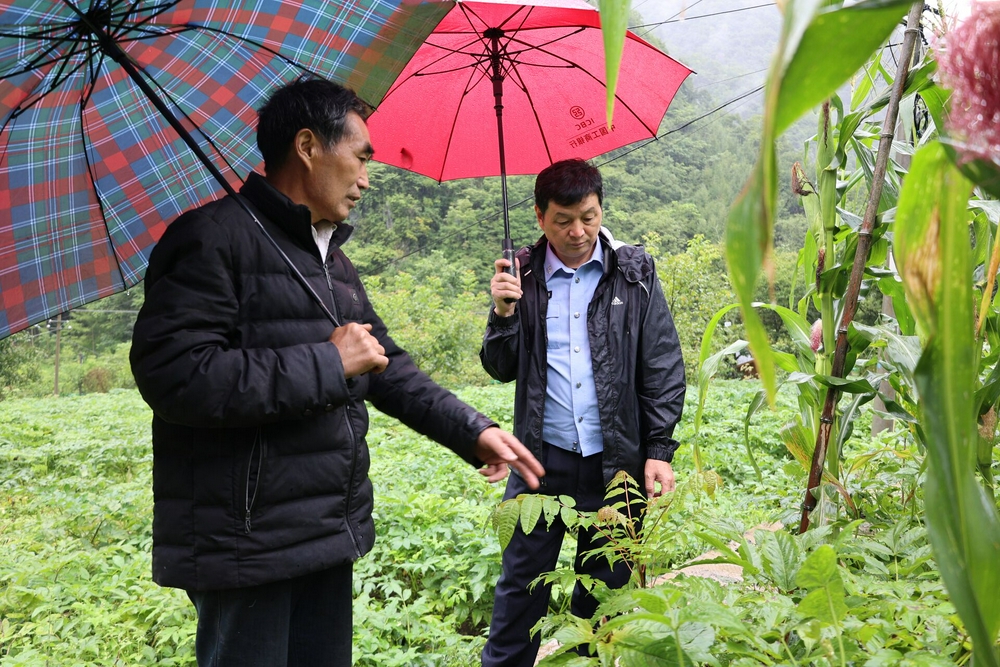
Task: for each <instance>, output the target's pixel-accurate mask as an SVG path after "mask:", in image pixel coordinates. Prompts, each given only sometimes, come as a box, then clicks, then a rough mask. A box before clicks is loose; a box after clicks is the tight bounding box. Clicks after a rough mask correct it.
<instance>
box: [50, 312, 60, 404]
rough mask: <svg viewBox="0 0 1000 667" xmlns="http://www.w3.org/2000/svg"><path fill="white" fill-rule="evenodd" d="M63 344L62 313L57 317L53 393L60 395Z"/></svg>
mask: <svg viewBox="0 0 1000 667" xmlns="http://www.w3.org/2000/svg"><path fill="white" fill-rule="evenodd" d="M61 342H62V313H59V314H58V315H56V367H55V380H54V381H53V383H52V384H53V387H52V393H53V394H54V395H56V396H58V395H59V344H60V343H61Z"/></svg>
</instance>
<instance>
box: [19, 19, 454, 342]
mask: <svg viewBox="0 0 1000 667" xmlns="http://www.w3.org/2000/svg"><path fill="white" fill-rule="evenodd" d="M452 4H453V3H452V2H448V1H442V0H430V1H429V2H428V1H425V2H422V3H421V2H415V1H414V0H346V1H342V2H337V3H332V2H325V1H324V0H248V1H241V2H236V1H233V0H228V1H225V0H220V1H218V2H208V1H206V0H174V1H165V0H159V1H157V0H152V1H148V2H147V1H142V0H129V1H124V0H91V1H90V2H86V1H81V2H73V1H72V0H49V1H44V2H43V1H41V0H37V1H31V0H0V123H2V124H0V308H2V309H0V338H2V337H4V336H7V335H9V334H11V333H14V332H16V331H19V330H21V329H24V328H25V327H27V326H30V325H31V324H34V323H36V322H40V321H43V320H45V319H47V318H49V317H51V316H54V315H56V314H57V313H61V312H64V311H66V310H68V309H70V308H73V307H76V306H80V305H83V304H85V303H88V302H90V301H94V300H96V299H100V298H102V297H105V296H108V295H111V294H114V293H115V292H119V291H122V290H124V289H127V288H129V287H131V286H133V285H135V284H136V283H138V282H139V281H140V280H142V278H143V275H144V273H145V268H146V262H147V259H148V257H149V252H150V250H151V249H152V247H153V245H154V244H155V243H156V241H157V240H158V239H159V238H160V236H161V235H162V233H163V231H164V229H165V228H166V226H167V224H168V223H169V221H171V220H173V219H174V218H175V217H177V216H178V215H179V214H180V213H181V212H183V211H185V210H187V209H190V208H192V207H195V206H198V205H201V204H204V203H206V202H207V201H209V200H211V199H213V198H214V197H216V196H217V194H218V192H219V188H220V186H222V185H225V187H226V188H227V189H230V190H231V189H232V186H233V185H238V184H239V182H240V180H241V179H242V178H243V177H245V176H246V175H247V174H248V173H249V172H250V171H252V170H253V169H254V168H255V167H256V166H257V165H259V163H260V156H259V154H258V152H257V150H256V143H255V141H254V128H255V126H256V108H257V107H258V106H260V105H261V104H262V103H263V101H264V100H265V99H266V98H267V96H268V95H269V94H270V92H271V91H273V90H274V89H275V88H277V87H278V86H280V85H282V84H284V83H287V82H288V81H291V80H293V79H295V78H296V77H298V76H300V75H302V74H304V73H312V74H315V75H318V76H322V77H325V78H328V79H331V80H334V81H338V82H341V83H343V84H345V85H347V86H350V87H352V88H354V89H355V90H356V91H357V92H358V94H359V95H360V97H361V98H362V99H364V100H365V101H366V102H368V103H369V104H372V105H375V104H377V103H378V102H379V101H380V100H381V99H382V96H383V95H384V94H385V92H386V91H387V90H388V88H389V86H390V85H392V83H393V81H394V80H395V78H396V76H397V75H398V73H399V71H400V70H401V69H402V68H403V67H404V66H405V65H406V63H407V61H408V60H409V59H410V57H411V56H412V55H413V53H414V52H415V50H416V49H417V47H418V46H419V45H420V43H421V42H422V41H423V39H424V38H425V37H426V36H427V35H428V34H429V33H430V31H431V30H432V29H433V28H434V26H435V25H437V23H438V22H439V21H440V20H441V18H442V17H443V16H444V14H445V13H447V11H448V10H449V9H450V8H451V6H452ZM168 116H169V118H168ZM185 135H187V136H185ZM223 173H226V174H228V175H227V176H223V175H222V174H223Z"/></svg>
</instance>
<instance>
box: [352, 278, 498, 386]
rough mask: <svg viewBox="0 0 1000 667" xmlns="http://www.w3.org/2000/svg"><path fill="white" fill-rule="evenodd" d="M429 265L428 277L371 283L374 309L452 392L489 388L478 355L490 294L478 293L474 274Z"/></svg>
mask: <svg viewBox="0 0 1000 667" xmlns="http://www.w3.org/2000/svg"><path fill="white" fill-rule="evenodd" d="M429 264H430V266H429V267H427V268H428V269H429V270H428V271H426V272H425V273H424V274H423V275H422V276H414V275H411V274H408V273H399V274H397V275H396V276H394V277H392V278H389V279H383V278H379V277H376V278H372V279H371V280H369V281H368V284H367V285H366V289H367V290H368V295H369V297H370V298H371V301H372V305H373V306H374V307H375V310H376V312H378V313H379V314H380V315H381V316H382V318H383V320H384V321H385V324H386V326H387V327H388V328H389V333H390V335H391V336H392V337H393V339H394V340H395V341H396V342H397V343H398V344H399V345H401V346H402V347H403V349H405V350H406V351H407V352H409V354H410V356H411V357H413V360H414V362H416V364H417V366H419V367H420V368H422V369H424V370H426V371H427V372H428V373H429V374H430V375H431V377H433V378H434V379H435V380H436V381H437V382H439V383H441V384H443V385H446V386H450V387H456V386H463V385H482V384H486V383H487V382H488V381H489V380H490V378H489V376H488V375H486V372H485V371H483V369H482V366H481V364H480V363H479V357H478V356H477V354H476V352H477V351H478V349H479V346H480V344H481V342H482V338H483V329H484V328H485V326H486V317H487V314H488V312H489V305H490V301H489V295H488V294H482V293H481V292H480V291H479V290H478V288H477V282H476V276H475V274H474V273H473V272H472V271H470V270H467V269H463V268H462V267H449V266H448V265H447V264H446V263H445V262H443V261H441V262H434V263H429ZM432 271H436V272H432Z"/></svg>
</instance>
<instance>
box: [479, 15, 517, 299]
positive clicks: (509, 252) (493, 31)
mask: <svg viewBox="0 0 1000 667" xmlns="http://www.w3.org/2000/svg"><path fill="white" fill-rule="evenodd" d="M483 37H486V38H488V39H489V40H490V64H491V65H492V68H493V75H492V76H491V77H490V80H491V81H492V82H493V100H494V104H493V108H494V109H496V111H497V139H498V141H499V143H500V190H501V193H502V196H503V258H504V259H506V260H507V261H508V262H510V266H508V267H507V269H506V271H507V273H509V274H510V275H512V276H513V275H516V274H517V269H515V268H514V241H513V240H512V239H511V238H510V213H509V212H508V210H507V156H506V153H505V151H504V142H503V70H502V69H501V67H500V38H501V37H503V30H501V29H500V28H489V29H488V30H486V31H485V32H483ZM504 300H505V301H506V302H507V303H512V302H513V301H514V299H504Z"/></svg>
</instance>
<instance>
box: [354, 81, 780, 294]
mask: <svg viewBox="0 0 1000 667" xmlns="http://www.w3.org/2000/svg"><path fill="white" fill-rule="evenodd" d="M762 90H764V86H763V85H760V86H757V87H756V88H754V89H753V90H748V91H747V92H745V93H742V94H740V95H737V96H736V97H734V98H733V99H731V100H729V101H728V102H723V103H722V104H720V105H719V106H717V107H715V108H714V109H712V110H711V111H707V112H705V113H703V114H701V115H700V116H696V117H695V118H692V119H691V120H689V121H687V122H686V123H684V124H682V125H679V126H677V127H675V128H673V129H671V130H667V131H666V132H664V133H663V134H658V135H656V136H655V137H653V138H652V139H648V140H646V141H644V142H642V143H641V144H638V145H636V146H633V147H632V148H631V149H629V150H627V151H623V152H622V153H619V154H618V155H616V156H614V157H613V158H609V159H608V160H605V161H604V162H602V163H600V164H599V165H597V166H598V167H603V166H604V165H606V164H610V163H611V162H614V161H615V160H620V159H621V158H623V157H625V156H626V155H629V154H630V153H633V152H635V151H637V150H639V149H640V148H645V147H646V146H648V145H649V144H651V143H653V142H654V141H658V140H660V139H663V138H664V137H668V136H670V135H671V134H675V133H677V132H682V131H683V130H686V129H687V128H689V127H691V126H692V125H694V124H695V123H697V122H698V121H701V120H704V119H705V118H708V117H709V116H711V115H713V114H716V113H718V112H720V111H722V110H723V109H725V108H726V107H728V106H730V105H732V104H735V103H736V102H739V101H741V100H745V99H747V98H748V97H750V96H751V95H754V94H756V93H759V92H760V91H762ZM533 199H534V197H525V198H524V199H522V200H520V201H517V202H514V203H512V204H509V205H508V209H512V208H517V207H518V206H521V205H523V204H526V203H528V202H530V201H532V200H533ZM498 215H499V213H494V214H492V215H490V216H489V217H486V218H483V219H482V220H479V221H477V222H473V223H472V224H469V225H466V226H465V227H462V228H460V229H457V230H455V231H453V232H451V233H450V234H445V235H443V236H439V237H437V238H435V240H434V242H433V243H428V244H425V245H422V246H420V247H418V248H415V249H413V250H411V251H410V252H407V253H404V254H402V255H400V256H399V257H396V258H394V259H391V260H389V261H388V262H386V263H385V264H383V265H382V266H380V267H378V269H376V270H375V271H372V272H371V273H369V274H367V275H376V276H377V275H379V274H380V273H382V272H383V271H385V270H386V269H387V268H389V267H390V266H392V265H393V264H396V263H397V262H400V261H402V260H404V259H406V258H407V257H410V256H411V255H416V254H417V253H420V252H424V251H425V250H430V249H431V248H433V247H435V246H437V245H439V244H440V243H441V242H442V241H446V240H448V239H450V238H452V237H454V236H458V235H459V234H462V233H463V232H466V231H468V230H470V229H472V228H474V227H479V226H480V225H482V224H484V223H486V222H489V221H490V220H493V219H494V218H496V217H497V216H498Z"/></svg>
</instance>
